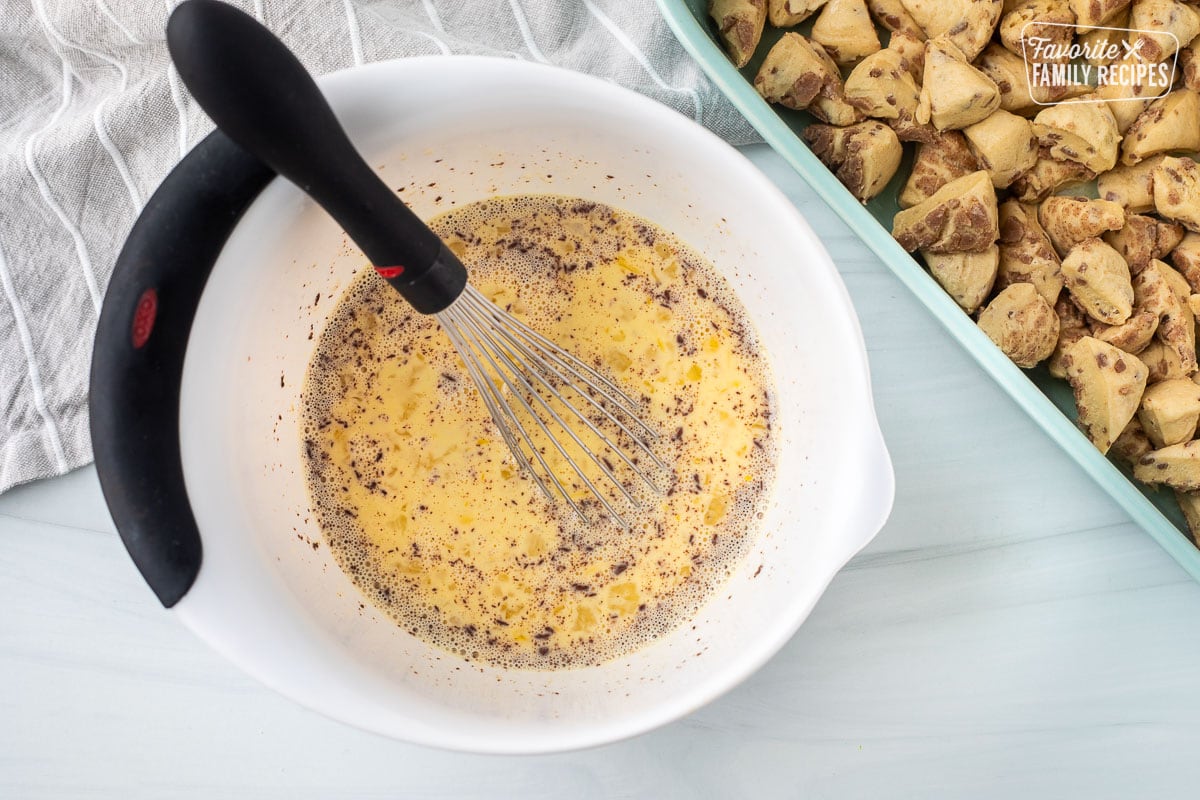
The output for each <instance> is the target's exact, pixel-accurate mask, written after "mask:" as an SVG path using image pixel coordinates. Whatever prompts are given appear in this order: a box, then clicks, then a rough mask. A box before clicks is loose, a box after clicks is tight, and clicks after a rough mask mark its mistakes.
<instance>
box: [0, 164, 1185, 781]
mask: <svg viewBox="0 0 1200 800" xmlns="http://www.w3.org/2000/svg"><path fill="white" fill-rule="evenodd" d="M747 153H748V154H749V155H750V156H751V157H752V158H753V159H754V161H755V162H756V163H757V164H758V165H759V166H760V167H761V168H762V169H763V170H764V171H765V172H767V174H769V175H771V176H772V177H773V178H774V179H775V180H776V181H777V182H778V183H779V185H780V186H781V187H782V188H783V189H784V191H785V192H787V194H788V195H789V197H791V198H792V200H793V201H794V202H795V203H796V204H797V206H799V207H800V209H801V210H802V211H803V212H804V213H805V214H806V215H807V216H808V218H809V220H810V222H811V223H812V224H813V226H814V227H815V228H816V229H817V230H818V231H819V232H820V233H821V234H822V236H823V237H824V240H825V243H826V246H827V247H828V248H829V250H830V251H831V253H832V254H833V257H834V260H835V261H836V262H837V264H838V266H839V267H840V269H841V271H842V275H843V276H844V278H845V281H846V283H847V285H848V286H849V289H850V293H851V294H852V295H853V298H854V301H855V304H856V306H857V308H858V312H859V315H860V316H861V318H862V323H863V328H864V330H865V333H866V340H867V346H868V349H869V350H870V354H871V362H872V371H873V374H874V381H875V397H876V401H877V404H878V407H879V413H880V417H881V418H882V423H883V428H884V434H885V435H886V437H887V440H888V443H889V446H890V448H891V452H892V457H893V460H894V462H895V467H896V474H897V478H898V490H897V496H896V507H895V511H894V513H893V514H892V518H891V521H890V522H889V523H888V525H887V527H886V528H885V529H884V531H883V532H882V533H881V534H880V535H879V537H878V538H877V539H876V540H875V541H874V542H873V543H872V544H871V545H870V546H869V547H868V548H867V550H866V551H865V552H864V553H862V554H861V555H860V556H859V557H858V558H856V559H854V561H852V562H851V563H850V565H849V566H847V567H846V569H845V570H844V571H843V572H842V573H841V574H840V575H839V576H838V577H837V579H835V580H834V582H833V585H832V586H831V587H830V589H829V591H828V593H827V594H826V595H825V597H824V598H823V599H822V600H821V602H820V604H819V605H818V606H817V609H816V611H815V612H814V613H813V615H812V617H811V618H810V619H809V621H808V622H807V623H806V624H805V625H804V627H803V628H802V629H801V630H800V632H799V633H798V634H797V635H796V637H795V638H794V639H793V640H792V641H791V643H790V644H788V645H787V647H786V648H785V649H784V650H783V651H782V652H781V653H780V654H779V655H778V656H777V657H776V658H775V659H774V660H773V661H771V662H770V663H769V664H768V665H767V666H766V667H765V668H764V669H762V670H761V671H760V672H759V673H758V674H756V675H755V676H753V677H752V678H751V679H749V680H748V681H746V682H745V683H744V684H743V685H741V686H740V687H738V688H737V689H735V690H734V691H732V692H731V693H729V694H728V695H726V696H725V697H724V698H722V699H720V700H718V701H717V702H715V703H713V704H712V705H710V706H708V707H707V708H704V709H702V710H701V711H699V712H698V713H696V714H694V715H692V716H691V717H689V718H687V719H685V720H683V721H681V722H678V723H676V724H674V725H670V726H668V727H666V728H664V729H662V730H659V731H656V732H653V733H650V734H648V735H645V736H642V737H640V738H637V739H635V740H632V741H628V742H624V743H620V744H616V745H612V746H608V747H603V748H599V749H595V750H590V751H586V752H581V753H573V754H566V755H556V756H549V757H532V758H499V757H477V756H466V755H461V754H454V753H445V752H440V751H434V750H428V749H424V748H420V747H415V746H411V745H407V744H402V743H399V742H393V741H389V740H385V739H382V738H379V737H376V736H374V735H371V734H366V733H361V732H359V731H357V730H354V729H351V728H349V727H346V726H344V725H341V724H339V723H336V722H332V721H330V720H328V719H325V718H323V717H320V716H317V715H316V714H313V713H311V712H308V711H305V710H303V709H301V708H299V707H298V706H296V705H294V704H293V703H291V702H289V701H288V700H285V699H283V698H282V697H279V696H277V695H275V694H274V693H273V692H271V691H269V690H267V689H265V688H263V687H262V686H260V685H258V684H257V683H256V682H254V681H253V680H251V679H250V678H248V677H246V676H244V675H242V674H241V673H240V672H238V671H237V670H236V669H235V668H234V667H232V666H231V665H229V664H228V663H226V662H225V661H224V660H222V659H221V658H220V657H218V656H217V655H216V654H214V653H212V652H210V651H209V650H208V648H207V647H206V646H205V645H204V644H202V643H201V642H200V641H198V640H197V639H195V638H194V637H193V636H192V635H191V634H190V633H189V632H188V631H187V630H185V629H184V628H183V627H182V626H181V625H180V624H179V623H177V622H176V621H175V620H174V619H173V618H172V617H171V615H170V614H169V613H168V612H166V611H164V610H163V609H162V608H160V607H159V605H158V603H157V602H156V601H155V599H154V597H153V595H152V594H151V593H150V590H149V589H148V588H147V587H146V586H145V584H144V583H143V582H142V580H141V578H140V577H139V576H138V574H137V572H136V570H135V569H134V567H133V564H132V562H131V561H130V560H129V558H128V557H127V556H126V554H125V551H124V549H123V548H122V546H121V543H120V541H119V540H118V538H117V536H116V535H115V533H114V530H113V527H112V523H111V521H110V520H109V517H108V514H107V511H106V510H105V507H104V504H103V501H102V499H101V496H100V490H99V487H98V484H97V482H96V476H95V471H94V470H93V469H91V468H87V469H84V470H80V471H78V472H76V473H73V474H71V475H68V476H66V477H63V478H59V479H55V480H50V481H42V482H40V483H36V484H33V485H29V486H25V487H20V488H18V489H16V490H13V491H12V492H10V493H8V494H6V495H4V496H2V497H0V798H6V799H7V798H14V800H15V799H16V798H32V797H43V796H69V797H88V798H91V797H114V798H125V797H133V796H145V797H153V798H172V797H204V798H210V797H220V796H240V797H254V798H270V797H279V798H300V797H331V796H335V795H345V796H350V797H355V798H371V797H404V798H422V797H431V798H434V797H436V798H459V797H521V798H543V797H544V798H571V800H576V799H579V800H582V799H583V798H600V797H614V796H644V797H652V798H663V799H664V800H665V799H666V798H677V797H678V798H692V797H720V798H734V797H750V796H753V797H763V798H771V797H796V798H805V799H806V800H809V799H811V798H824V797H848V798H859V797H872V798H909V797H911V798H922V799H925V798H940V797H964V798H1014V797H1025V798H1043V797H1064V798H1083V797H1087V798H1088V799H1089V800H1099V798H1183V797H1196V796H1197V794H1198V793H1200V756H1198V755H1197V754H1198V753H1200V585H1197V584H1196V583H1195V582H1193V581H1192V580H1191V579H1190V578H1188V577H1187V576H1186V575H1185V574H1184V572H1183V571H1182V570H1181V569H1179V567H1177V566H1176V565H1175V563H1174V562H1173V561H1171V560H1170V559H1169V558H1168V557H1167V556H1166V555H1165V554H1163V553H1162V552H1161V551H1160V550H1159V548H1158V547H1157V545H1155V544H1154V542H1153V541H1152V540H1151V539H1150V538H1149V536H1147V535H1145V534H1144V533H1142V532H1141V531H1140V530H1139V529H1138V528H1136V527H1135V526H1134V525H1133V524H1132V523H1131V522H1130V521H1129V520H1128V518H1127V517H1126V515H1125V514H1124V513H1123V512H1122V511H1121V510H1120V509H1118V508H1117V507H1116V506H1115V505H1114V504H1113V503H1112V502H1111V501H1110V500H1108V498H1107V497H1106V496H1105V495H1104V494H1103V493H1102V492H1101V491H1100V490H1099V489H1098V488H1097V487H1096V486H1094V485H1093V484H1092V482H1091V481H1090V480H1089V479H1088V478H1087V477H1086V476H1085V475H1084V474H1083V473H1082V472H1081V471H1080V470H1079V469H1078V468H1077V467H1076V466H1075V465H1074V463H1073V462H1071V461H1069V460H1068V459H1067V457H1066V456H1065V455H1063V454H1062V453H1061V452H1060V451H1059V450H1058V448H1057V447H1056V446H1055V445H1053V444H1052V443H1051V442H1050V441H1049V440H1047V439H1046V438H1045V437H1044V436H1043V435H1042V434H1041V433H1040V431H1039V430H1038V429H1037V428H1036V427H1035V426H1034V424H1033V423H1032V422H1031V421H1029V420H1028V419H1027V418H1026V417H1025V415H1024V414H1023V413H1022V412H1021V411H1020V410H1019V409H1018V408H1017V407H1016V406H1015V405H1014V404H1013V403H1012V402H1011V401H1010V400H1009V399H1008V398H1007V396H1005V395H1004V394H1003V393H1002V392H1001V391H1000V389H998V388H997V387H996V386H994V385H993V384H992V382H991V380H990V379H989V378H987V376H985V375H984V374H983V372H981V371H980V370H979V369H978V368H977V367H976V366H975V365H974V363H973V362H971V361H970V360H969V359H968V357H967V356H966V355H965V353H963V352H962V351H961V350H960V348H959V347H958V345H957V344H955V343H954V342H953V341H952V340H950V339H949V338H948V337H947V336H946V334H944V333H943V332H942V330H941V329H940V328H939V327H938V326H937V325H936V323H934V322H933V321H932V319H931V318H930V317H929V316H928V315H927V314H926V313H925V312H924V310H923V309H922V308H920V307H918V305H917V303H916V302H915V301H914V300H913V299H911V298H910V296H909V295H908V293H907V291H906V290H905V289H904V288H903V287H902V286H901V285H900V284H899V282H897V281H896V280H895V279H894V278H892V276H891V274H890V273H888V272H887V271H886V270H885V269H884V267H883V266H882V265H881V264H880V263H879V261H878V259H876V258H875V256H873V255H872V254H871V253H870V252H869V251H868V250H867V249H866V248H865V247H864V246H863V245H861V244H860V243H859V242H858V241H857V239H855V238H854V237H853V235H852V234H851V233H850V232H849V230H848V229H847V228H846V227H845V226H844V225H843V224H842V223H841V222H840V221H839V220H838V219H837V218H835V217H834V216H833V214H832V213H831V212H830V211H828V210H827V209H826V208H825V206H824V204H823V203H822V202H821V200H820V199H818V198H817V197H816V196H815V195H814V194H813V192H812V191H811V190H810V189H809V188H808V187H807V186H806V185H805V184H804V183H803V182H802V181H801V180H800V179H799V178H798V177H797V176H796V175H795V174H794V173H792V172H791V170H790V169H789V168H788V167H787V166H786V165H785V164H784V163H783V161H782V160H781V159H779V158H778V157H777V156H775V155H774V154H773V153H772V152H770V151H769V150H767V149H766V148H765V147H755V148H748V149H747Z"/></svg>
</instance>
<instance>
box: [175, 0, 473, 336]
mask: <svg viewBox="0 0 1200 800" xmlns="http://www.w3.org/2000/svg"><path fill="white" fill-rule="evenodd" d="M167 46H168V49H169V50H170V53H171V58H172V60H173V61H174V62H175V67H176V69H178V71H179V77H180V78H181V79H182V80H183V82H184V84H185V85H186V86H187V88H188V90H189V91H190V92H191V93H192V96H193V97H195V99H196V101H197V102H198V103H199V104H200V107H201V108H203V109H204V111H205V112H206V113H207V114H208V115H209V116H210V117H211V118H212V120H213V122H215V123H216V124H217V127H219V128H220V129H221V130H222V131H223V132H224V133H225V134H226V135H227V136H229V138H230V139H232V140H233V141H234V142H236V143H237V144H238V145H240V146H241V147H242V148H244V149H245V150H247V151H248V152H250V153H251V154H253V155H254V156H256V157H257V158H258V159H259V160H261V161H263V162H264V163H265V164H267V165H268V166H270V167H271V168H272V169H274V170H275V171H276V172H278V173H279V174H280V175H282V176H284V177H285V178H287V179H288V180H290V181H292V182H293V183H295V184H296V185H297V186H299V187H300V188H301V189H303V190H304V192H306V193H307V194H308V195H309V196H311V197H312V198H313V199H314V200H316V201H317V202H318V203H319V204H320V205H321V206H322V207H323V208H324V209H325V210H326V211H328V212H329V214H330V215H331V216H332V217H333V218H334V219H335V220H337V222H338V223H339V224H340V225H341V226H342V227H343V228H344V229H345V231H346V233H347V234H349V236H350V238H351V239H353V240H354V242H355V243H356V244H357V245H358V246H359V247H361V248H362V250H363V252H364V253H365V254H366V256H367V258H369V259H370V260H371V263H372V264H374V265H375V267H376V270H377V271H378V272H379V273H380V274H381V275H382V276H383V277H385V278H386V279H387V280H388V281H389V283H391V284H392V285H393V286H395V287H396V289H397V290H399V292H400V293H401V294H402V295H404V297H405V299H407V300H408V301H409V302H410V303H412V305H413V306H414V307H415V308H416V309H417V310H418V311H421V312H423V313H426V314H432V313H436V312H438V311H441V310H442V309H444V308H445V307H446V306H448V305H450V303H452V302H453V301H454V300H455V299H456V298H457V297H458V296H459V294H461V293H462V290H463V287H465V286H466V283H467V273H466V270H465V269H464V268H463V266H462V263H461V262H459V260H458V258H457V257H456V256H455V255H454V254H453V253H452V252H450V250H449V249H447V248H446V246H445V245H444V244H443V243H442V241H441V239H439V238H438V236H437V235H436V234H435V233H434V232H433V231H431V230H430V229H429V227H428V226H427V225H426V224H425V223H424V222H422V221H421V219H420V218H419V217H418V216H417V215H416V214H414V213H413V212H412V210H411V209H409V208H408V206H406V205H405V204H404V203H403V202H402V201H401V200H400V198H399V197H397V196H396V194H395V192H393V191H392V190H391V189H390V188H389V187H388V186H387V184H385V183H384V182H383V181H382V180H380V178H379V176H378V175H376V174H375V171H374V170H372V169H371V167H370V166H369V165H368V164H367V163H366V162H365V161H364V160H363V158H362V156H360V155H359V154H358V151H357V150H355V149H354V145H353V144H351V142H350V139H349V137H348V136H347V135H346V132H345V130H344V129H343V128H342V125H341V123H340V122H338V119H337V117H336V116H335V115H334V113H333V110H332V109H331V108H330V107H329V104H328V103H327V102H326V100H325V97H324V96H323V95H322V94H321V90H320V89H319V88H318V87H317V84H316V82H315V81H314V80H313V78H312V76H311V75H310V74H309V73H308V71H307V70H306V69H305V68H304V66H303V65H302V64H301V63H300V61H299V59H297V58H296V56H295V55H294V54H293V53H292V52H291V51H290V50H288V48H287V46H286V45H284V43H283V42H281V41H280V40H279V39H278V38H276V36H275V35H274V34H273V33H271V32H270V31H269V30H267V29H266V28H265V27H263V26H262V25H261V24H259V23H258V22H257V21H256V20H255V19H254V18H253V17H251V16H250V15H249V14H246V13H245V12H243V11H240V10H239V9H237V8H234V7H233V6H231V5H228V4H226V3H223V2H220V0H184V2H182V3H180V4H179V5H178V6H177V7H176V8H175V10H174V12H172V14H171V18H170V21H169V22H168V23H167Z"/></svg>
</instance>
